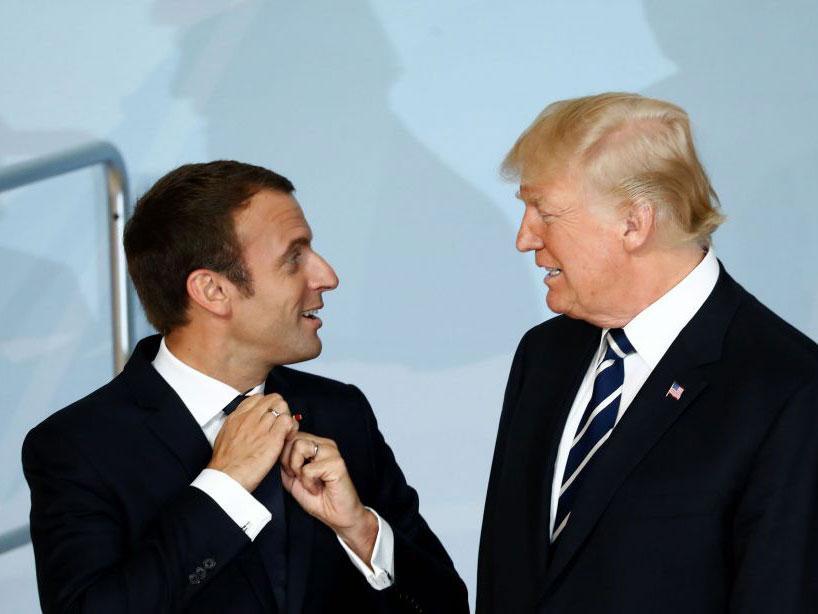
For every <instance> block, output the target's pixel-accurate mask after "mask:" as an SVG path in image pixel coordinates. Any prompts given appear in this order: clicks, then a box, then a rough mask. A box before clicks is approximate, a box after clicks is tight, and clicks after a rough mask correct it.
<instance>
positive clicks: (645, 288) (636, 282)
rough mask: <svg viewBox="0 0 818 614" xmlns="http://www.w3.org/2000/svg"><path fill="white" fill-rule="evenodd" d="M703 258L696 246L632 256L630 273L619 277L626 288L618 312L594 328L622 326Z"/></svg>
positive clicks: (687, 273)
mask: <svg viewBox="0 0 818 614" xmlns="http://www.w3.org/2000/svg"><path fill="white" fill-rule="evenodd" d="M704 256H705V252H704V251H703V250H702V249H701V248H700V247H699V246H697V245H685V246H682V247H678V248H675V249H663V250H661V251H659V250H656V251H652V252H650V253H647V254H643V255H640V254H636V255H633V256H632V258H631V262H630V267H629V268H630V270H629V271H628V274H627V275H624V276H623V280H625V281H626V284H627V286H626V287H625V288H623V290H622V293H621V294H622V296H621V302H620V305H622V306H623V309H622V311H621V312H620V313H619V314H618V315H617V316H615V317H612V318H606V319H605V321H604V322H603V321H600V322H598V323H597V325H600V326H601V327H602V328H622V327H624V326H625V325H626V324H627V323H628V322H630V321H631V320H633V319H634V318H635V317H636V316H638V315H639V314H640V313H642V312H643V311H644V310H645V309H647V308H648V307H649V306H650V305H652V304H653V303H655V302H656V301H658V300H659V299H660V298H662V297H663V296H664V295H665V294H667V293H668V292H669V291H670V290H671V289H672V288H673V287H674V286H676V285H677V284H678V283H679V282H680V281H682V280H683V279H684V278H685V277H687V276H688V275H689V274H690V272H691V271H692V270H693V269H695V268H696V267H697V266H698V264H699V263H700V262H701V261H702V259H703V258H704Z"/></svg>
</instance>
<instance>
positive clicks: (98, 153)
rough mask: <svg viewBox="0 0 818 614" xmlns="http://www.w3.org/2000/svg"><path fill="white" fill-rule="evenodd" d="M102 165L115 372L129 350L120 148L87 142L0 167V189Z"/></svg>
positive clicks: (124, 190) (125, 177) (125, 199)
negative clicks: (109, 267)
mask: <svg viewBox="0 0 818 614" xmlns="http://www.w3.org/2000/svg"><path fill="white" fill-rule="evenodd" d="M98 164H101V165H103V166H104V167H105V177H106V183H107V191H108V220H109V229H110V230H109V234H108V252H109V255H110V261H111V322H112V325H113V330H112V333H113V340H114V372H115V373H119V372H120V371H122V368H123V367H124V366H125V361H126V360H127V359H128V354H129V352H130V335H129V329H130V322H129V310H128V287H127V279H128V277H127V267H126V265H125V250H124V248H123V246H122V234H123V232H124V230H125V207H126V204H127V202H128V174H127V172H126V171H125V162H124V161H123V160H122V155H121V154H120V153H119V150H118V149H117V148H116V147H114V146H113V145H112V144H111V143H107V142H105V141H100V142H97V143H89V144H88V145H83V146H81V147H77V148H76V149H70V150H68V151H65V152H62V153H58V154H54V155H50V156H46V157H44V158H38V159H36V160H31V161H29V162H21V163H19V164H14V165H12V166H7V167H5V168H0V192H6V191H8V190H13V189H15V188H20V187H22V186H25V185H28V184H31V183H36V182H38V181H42V180H44V179H50V178H52V177H57V176H58V175H64V174H66V173H70V172H72V171H77V170H80V169H83V168H87V167H89V166H96V165H98Z"/></svg>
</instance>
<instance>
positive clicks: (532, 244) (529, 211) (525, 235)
mask: <svg viewBox="0 0 818 614" xmlns="http://www.w3.org/2000/svg"><path fill="white" fill-rule="evenodd" d="M538 222H540V220H539V217H538V214H537V212H536V210H535V207H533V206H532V205H526V207H525V212H523V219H522V220H521V221H520V229H519V230H518V231H517V250H518V251H520V252H530V251H532V250H538V249H542V248H543V247H545V245H544V244H543V240H542V238H540V236H539V235H538V234H537V232H536V230H535V229H536V228H537V226H536V224H537V223H538Z"/></svg>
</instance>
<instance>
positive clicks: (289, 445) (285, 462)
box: [278, 423, 297, 477]
mask: <svg viewBox="0 0 818 614" xmlns="http://www.w3.org/2000/svg"><path fill="white" fill-rule="evenodd" d="M296 428H297V423H296ZM292 433H293V431H290V432H289V433H288V434H287V439H286V440H285V441H284V448H282V450H281V455H280V456H279V457H278V462H279V463H280V464H281V469H282V470H283V471H286V472H287V475H289V476H290V477H295V473H293V471H292V469H291V468H290V455H291V454H292V451H293V444H294V443H295V441H294V440H293V439H291V438H290V435H292Z"/></svg>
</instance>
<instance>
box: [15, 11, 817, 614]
mask: <svg viewBox="0 0 818 614" xmlns="http://www.w3.org/2000/svg"><path fill="white" fill-rule="evenodd" d="M816 26H818V4H816V3H815V2H812V1H806V0H804V1H798V0H790V1H786V2H784V1H781V2H762V1H760V0H752V1H748V0H743V1H741V2H739V1H738V0H722V1H719V2H706V1H704V0H686V1H685V2H662V1H660V0H643V1H639V0H620V1H616V2H613V1H603V0H597V1H590V0H581V1H577V0H574V1H570V2H569V1H550V2H545V1H533V0H529V1H518V2H512V3H498V2H487V1H483V2H477V1H465V0H450V1H449V2H443V3H441V2H430V1H415V2H394V1H389V0H372V1H370V2H366V1H358V2H344V3H341V2H331V1H329V0H326V1H323V2H306V1H305V2H298V3H294V2H273V1H267V2H263V1H250V0H248V1H240V0H234V1H228V0H176V1H170V0H158V1H155V2H148V1H144V2H136V1H131V2H124V1H120V2H103V1H102V0H93V1H92V0H84V1H82V2H79V1H77V2H63V3H56V2H45V1H44V0H4V2H2V3H0V57H2V58H3V60H2V62H0V164H8V163H12V162H15V161H18V160H21V159H29V158H32V157H36V156H39V155H42V154H46V153H50V152H54V151H58V150H61V149H63V148H65V147H68V146H71V145H75V144H80V143H83V142H86V141H87V140H90V139H97V138H103V139H108V140H111V141H113V142H114V143H115V144H116V145H117V146H118V147H119V148H120V149H121V150H122V152H123V154H124V157H125V160H126V162H127V164H128V167H129V170H130V173H131V178H132V182H133V186H134V189H135V192H136V193H137V194H139V193H141V192H143V191H144V190H145V189H146V188H147V187H148V186H149V185H150V184H151V183H152V182H153V181H154V180H155V179H157V178H158V177H159V176H160V175H161V174H163V173H164V172H166V171H167V170H169V169H170V168H172V167H175V166H177V165H179V164H181V163H184V162H188V161H200V160H206V159H214V158H237V159H240V160H244V161H248V162H254V163H258V164H262V165H265V166H268V167H271V168H273V169H275V170H277V171H279V172H282V173H283V174H285V175H287V176H288V177H290V178H291V179H292V180H293V181H294V182H295V184H296V186H297V189H298V192H297V196H298V198H299V199H300V201H301V203H302V205H303V206H304V209H305V211H306V213H307V217H308V219H309V220H310V222H311V224H312V226H313V230H314V232H315V236H316V245H317V248H318V249H319V251H322V252H323V254H324V255H325V256H326V257H327V258H328V260H329V261H330V262H331V263H332V264H333V265H334V266H335V267H336V270H337V271H338V273H339V275H340V278H341V286H340V288H339V289H338V290H337V291H336V292H334V293H332V294H330V295H328V296H327V299H326V303H327V308H326V310H325V314H326V315H325V317H324V320H325V326H324V328H323V330H322V336H323V339H324V341H325V352H324V354H323V355H322V357H321V358H320V359H318V360H316V361H314V362H312V363H310V364H308V365H305V368H307V369H309V370H313V371H316V372H320V373H322V374H326V375H329V376H331V377H335V378H337V379H342V380H346V381H352V382H355V383H356V384H358V385H359V386H360V387H362V388H363V390H364V391H365V392H366V393H367V394H368V396H369V397H370V400H371V401H372V403H373V406H374V407H375V410H376V412H377V414H378V416H379V419H380V425H381V428H382V430H383V432H384V434H385V435H386V437H387V440H388V441H390V442H391V444H392V446H393V448H394V450H395V452H396V455H397V457H398V459H399V461H400V462H401V464H402V466H403V468H404V470H405V472H406V474H407V476H408V478H409V480H410V481H411V483H413V484H414V485H415V486H416V487H417V489H418V490H419V492H420V495H421V508H422V511H423V513H424V514H425V515H426V517H427V519H428V520H429V522H430V524H431V525H432V527H433V528H434V529H435V530H436V531H437V532H438V534H439V535H440V536H441V538H442V540H443V542H444V543H445V545H446V546H447V547H448V548H449V550H450V552H451V554H452V556H453V558H454V560H455V563H456V565H457V567H458V569H459V571H460V572H461V574H462V575H463V577H464V578H465V579H466V580H467V582H468V584H469V590H470V593H472V598H473V591H474V577H475V565H476V555H477V540H478V535H479V523H480V518H481V514H482V502H483V495H484V492H485V484H486V478H487V474H488V468H489V464H490V458H491V451H492V447H493V443H494V435H495V427H496V421H497V417H498V414H499V410H500V402H501V397H502V391H503V386H504V384H505V378H506V375H507V370H508V367H509V363H510V359H511V354H512V353H513V351H514V348H515V347H516V343H517V341H518V339H519V338H520V336H521V335H522V333H523V332H524V331H525V330H526V329H528V328H529V327H530V326H532V325H533V324H535V323H537V322H539V321H541V320H543V319H544V318H547V317H548V315H549V314H548V313H547V311H546V309H545V307H544V300H543V297H544V289H543V287H542V284H541V274H540V273H539V272H538V271H537V270H536V269H535V268H534V266H533V264H532V262H531V258H530V257H527V256H521V255H519V254H517V253H516V252H515V251H514V234H515V231H516V223H517V219H518V216H519V214H520V208H519V204H518V203H517V202H516V201H515V200H514V198H513V193H514V186H510V185H506V184H504V183H502V182H501V181H500V180H499V178H498V175H497V165H498V163H499V161H500V159H501V158H502V156H503V154H504V152H505V151H506V150H507V149H508V147H509V146H510V145H511V144H512V143H513V141H514V139H515V138H516V137H517V135H518V134H519V132H520V131H521V130H522V129H523V128H524V127H525V126H527V125H528V123H529V122H530V121H531V119H533V117H534V116H535V115H536V114H537V113H538V112H539V110H540V109H541V108H542V107H543V106H544V105H545V104H546V103H548V102H550V101H552V100H555V99H558V98H564V97H568V96H575V95H582V94H587V93H593V92H598V91H603V90H611V89H615V90H631V91H638V92H641V93H644V94H648V95H651V96H656V97H660V98H667V99H670V100H672V101H674V102H677V103H679V104H680V105H682V106H683V107H685V108H686V109H687V110H688V111H689V112H690V114H691V116H692V119H693V123H694V130H695V132H696V135H697V138H698V143H699V146H700V151H701V154H702V157H703V158H704V160H705V162H706V165H707V167H708V169H709V171H710V174H711V177H712V179H713V183H714V185H715V187H716V189H717V191H718V192H719V195H720V196H721V200H722V203H723V207H724V211H725V212H726V213H727V215H728V222H727V223H726V224H725V226H724V227H723V228H722V229H720V230H719V231H718V233H717V235H716V250H717V253H718V255H719V256H720V257H721V258H722V260H723V261H724V263H725V264H726V266H727V267H728V269H729V270H730V271H731V272H732V273H733V275H734V276H735V277H737V278H738V279H739V280H740V281H741V282H742V283H744V285H745V286H746V287H748V288H749V289H750V290H751V291H752V292H754V293H756V294H757V296H758V297H759V298H760V299H761V300H762V301H764V302H765V303H767V304H768V305H769V306H770V307H772V308H773V309H774V310H775V311H777V312H778V313H779V314H781V315H782V316H783V317H784V318H786V319H787V320H789V321H790V322H792V323H793V324H795V325H796V326H798V327H799V328H801V329H802V330H804V331H805V332H806V333H807V334H809V335H810V336H812V337H813V338H818V286H817V285H816V275H815V272H814V263H815V262H816V257H818V246H817V245H816V241H815V240H814V236H815V233H816V231H818V213H817V212H816V211H818V208H816V207H815V205H814V194H815V193H816V192H818V173H816V172H815V168H816V166H818V145H816V143H818V119H816V111H815V110H816V109H817V108H818V81H816V79H815V67H816V60H818V37H816V36H815V35H814V32H815V30H816ZM95 180H96V182H95ZM98 183H99V174H98V173H97V174H95V173H94V172H91V171H87V172H85V173H80V174H78V175H77V176H76V177H70V178H66V179H63V180H56V181H53V182H49V183H48V184H44V185H43V186H41V187H39V188H36V189H25V190H18V191H15V192H14V193H10V194H5V195H0V268H2V270H3V271H4V273H3V278H2V279H3V283H2V284H0V316H2V317H0V377H1V378H2V388H0V389H2V390H3V393H2V394H3V408H4V412H5V415H8V416H12V419H11V421H9V422H5V421H4V422H3V426H0V440H2V443H3V446H2V448H0V450H2V451H0V454H2V457H0V458H1V459H2V460H3V461H4V462H2V463H0V467H2V469H0V506H2V508H0V509H2V517H1V519H2V524H1V525H0V531H2V530H5V529H7V528H11V527H13V526H17V525H19V524H21V523H24V522H25V515H26V513H27V505H28V498H27V497H28V491H27V488H26V486H25V483H24V482H23V481H22V477H21V475H20V469H19V462H18V460H17V459H18V458H19V446H20V442H21V439H22V435H23V433H25V431H26V430H27V428H29V427H30V426H31V425H32V424H34V423H35V422H36V421H38V420H39V419H40V418H41V417H42V416H44V415H47V414H48V413H50V412H51V411H53V410H54V409H57V408H58V407H59V406H61V405H63V404H65V403H67V402H69V401H71V400H74V399H76V398H77V397H78V396H80V395H81V394H83V393H84V392H87V391H89V390H90V389H91V388H93V387H94V386H95V385H97V384H98V383H101V382H102V381H104V379H105V378H106V377H107V375H108V372H109V367H108V364H109V360H110V354H109V351H108V350H107V348H106V345H105V344H106V342H107V340H108V339H109V338H110V335H109V332H108V323H107V300H108V294H107V293H108V288H107V285H106V284H107V281H106V280H107V278H106V275H107V272H106V269H105V265H106V261H105V229H104V213H103V200H102V191H101V188H100V187H99V186H98ZM136 329H137V332H138V336H141V335H142V334H147V333H148V332H149V328H148V326H147V325H146V324H145V323H144V320H143V319H141V317H140V318H139V319H138V321H137V323H136ZM781 359H782V360H786V357H781ZM543 471H546V469H545V468H543ZM31 565H32V557H31V554H30V549H28V548H22V549H18V550H16V551H14V552H12V553H10V554H7V555H5V556H3V557H0V595H2V597H0V600H2V601H3V602H8V605H10V606H14V609H13V611H26V610H27V609H33V608H34V607H35V606H34V605H33V604H34V603H36V599H35V597H34V591H35V586H34V580H33V572H32V571H31V569H30V566H31ZM3 609H4V610H6V611H12V610H8V609H7V608H5V607H4V608H3Z"/></svg>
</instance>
